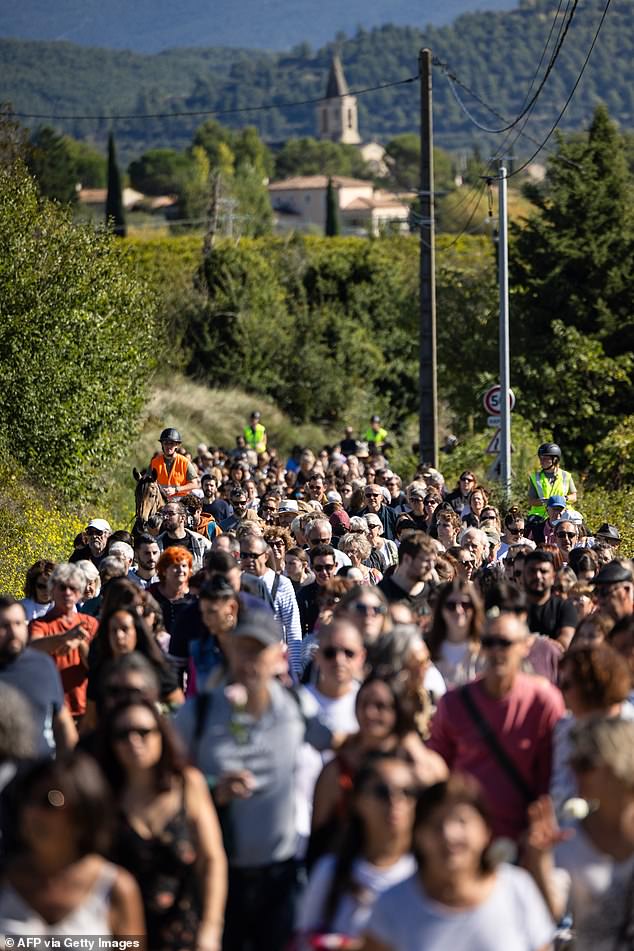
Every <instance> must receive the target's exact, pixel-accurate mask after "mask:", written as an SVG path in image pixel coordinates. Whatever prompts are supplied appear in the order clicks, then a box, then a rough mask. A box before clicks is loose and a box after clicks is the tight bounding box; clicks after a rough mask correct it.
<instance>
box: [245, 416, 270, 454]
mask: <svg viewBox="0 0 634 951" xmlns="http://www.w3.org/2000/svg"><path fill="white" fill-rule="evenodd" d="M260 419H261V414H260V411H259V410H257V409H255V410H253V412H252V413H251V416H250V417H249V425H248V426H245V427H244V439H245V442H246V444H247V446H248V447H249V449H253V450H254V451H255V452H257V454H258V456H259V455H260V454H261V453H263V452H266V429H265V428H264V426H263V425H262V423H261V422H260Z"/></svg>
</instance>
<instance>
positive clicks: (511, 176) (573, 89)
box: [507, 0, 612, 179]
mask: <svg viewBox="0 0 634 951" xmlns="http://www.w3.org/2000/svg"><path fill="white" fill-rule="evenodd" d="M611 3H612V0H606V4H605V7H604V8H603V13H602V14H601V19H600V20H599V25H598V26H597V29H596V32H595V34H594V38H593V40H592V43H591V44H590V49H589V50H588V53H587V56H586V58H585V60H584V61H583V65H582V67H581V70H580V72H579V75H578V76H577V78H576V80H575V84H574V86H573V87H572V89H571V90H570V94H569V96H568V98H567V99H566V101H565V103H564V105H563V108H562V109H561V111H560V113H559V115H558V116H557V118H556V119H555V121H554V123H553V125H552V126H551V127H550V131H549V132H548V135H547V136H546V138H545V139H544V140H543V142H542V144H541V145H540V147H539V148H538V149H537V150H536V151H535V152H533V154H532V155H531V156H530V158H528V159H526V161H525V162H524V163H523V164H522V165H520V166H519V168H516V169H514V170H513V172H511V174H510V175H507V179H509V178H514V177H515V176H516V175H519V173H520V172H523V171H524V169H525V168H527V166H529V165H530V164H531V162H532V161H533V159H535V158H536V157H537V156H538V155H539V153H540V152H541V150H542V149H543V148H544V146H545V145H546V144H547V143H548V141H549V139H550V137H551V136H552V134H553V132H554V131H555V129H556V128H557V126H558V125H559V123H560V122H561V120H562V119H563V117H564V115H565V113H566V110H567V108H568V106H569V105H570V103H571V102H572V98H573V96H574V94H575V93H576V91H577V87H578V85H579V83H580V82H581V79H582V77H583V74H584V73H585V71H586V67H587V65H588V63H589V61H590V57H591V56H592V51H593V50H594V47H595V46H596V44H597V41H598V39H599V34H600V33H601V30H602V28H603V24H604V23H605V18H606V17H607V15H608V10H609V9H610V4H611Z"/></svg>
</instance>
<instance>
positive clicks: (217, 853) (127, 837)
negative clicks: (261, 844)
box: [98, 700, 227, 951]
mask: <svg viewBox="0 0 634 951" xmlns="http://www.w3.org/2000/svg"><path fill="white" fill-rule="evenodd" d="M98 757H99V761H100V763H101V766H102V768H103V770H104V773H105V775H106V776H107V777H108V778H109V780H110V782H111V785H112V786H113V789H114V792H115V795H116V800H117V805H118V807H119V823H118V827H117V831H116V836H115V846H114V855H113V857H114V856H116V861H117V862H119V864H121V865H122V866H123V867H124V868H127V869H128V870H129V871H130V872H131V873H132V874H133V875H134V877H135V878H136V880H137V881H138V883H139V886H140V888H141V893H142V896H143V905H144V909H145V917H146V923H147V936H148V943H147V946H148V948H151V949H152V951H188V949H192V951H193V949H196V951H219V949H220V947H221V941H222V925H223V916H224V906H225V898H226V889H227V861H226V856H225V853H224V850H223V846H222V836H221V832H220V825H219V823H218V817H217V815H216V811H215V808H214V806H213V803H212V801H211V797H210V795H209V790H208V788H207V784H206V781H205V779H204V777H203V775H202V774H201V773H200V772H199V771H198V770H197V769H193V768H192V767H189V766H187V765H185V764H186V759H185V756H184V753H183V752H182V750H181V748H180V746H179V744H178V741H177V738H176V737H175V735H174V732H173V730H172V727H171V724H170V723H169V722H168V721H166V720H165V719H164V718H163V717H161V716H160V714H159V713H157V711H156V709H155V707H154V705H153V704H151V703H148V702H146V701H144V700H134V701H127V702H125V703H123V704H121V705H119V706H118V707H116V708H115V710H114V711H112V713H111V714H110V715H109V716H108V718H107V719H106V720H104V722H103V723H102V724H101V737H100V744H99V754H98Z"/></svg>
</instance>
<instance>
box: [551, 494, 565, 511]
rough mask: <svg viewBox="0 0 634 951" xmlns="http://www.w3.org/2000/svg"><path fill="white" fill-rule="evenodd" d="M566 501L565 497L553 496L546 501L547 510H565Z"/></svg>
mask: <svg viewBox="0 0 634 951" xmlns="http://www.w3.org/2000/svg"><path fill="white" fill-rule="evenodd" d="M565 507H566V500H565V498H564V497H563V495H551V497H550V498H549V499H546V508H549V509H554V508H560V509H565Z"/></svg>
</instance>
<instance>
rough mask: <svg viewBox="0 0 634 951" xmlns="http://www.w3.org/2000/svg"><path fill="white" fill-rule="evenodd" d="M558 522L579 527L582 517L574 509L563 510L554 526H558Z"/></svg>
mask: <svg viewBox="0 0 634 951" xmlns="http://www.w3.org/2000/svg"><path fill="white" fill-rule="evenodd" d="M560 522H572V523H573V525H581V523H582V522H583V515H582V514H581V512H577V510H576V509H564V510H563V512H561V514H560V515H559V518H558V519H557V521H556V522H555V525H559V523H560Z"/></svg>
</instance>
